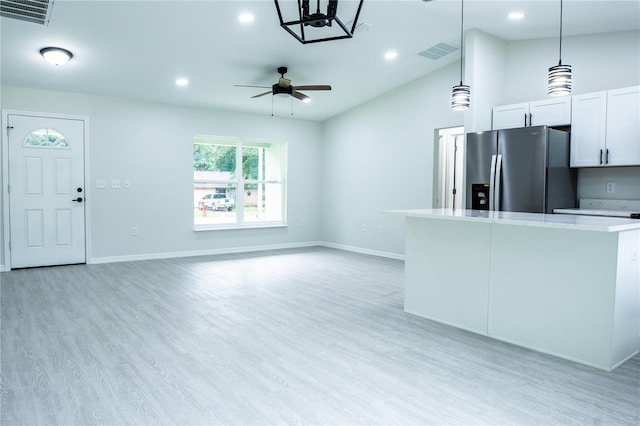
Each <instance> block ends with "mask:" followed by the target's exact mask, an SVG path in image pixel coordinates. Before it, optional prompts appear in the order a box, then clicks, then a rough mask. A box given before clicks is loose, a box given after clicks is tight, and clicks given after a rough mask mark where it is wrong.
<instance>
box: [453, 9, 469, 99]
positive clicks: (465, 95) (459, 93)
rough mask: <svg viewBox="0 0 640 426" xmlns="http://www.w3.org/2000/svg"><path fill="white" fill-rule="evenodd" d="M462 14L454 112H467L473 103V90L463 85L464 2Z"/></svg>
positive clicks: (454, 87)
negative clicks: (458, 82) (458, 73)
mask: <svg viewBox="0 0 640 426" xmlns="http://www.w3.org/2000/svg"><path fill="white" fill-rule="evenodd" d="M461 3H462V6H461V13H460V84H458V85H457V86H453V91H452V93H451V109H452V110H454V111H465V110H467V109H469V104H470V103H471V88H470V87H469V86H467V85H465V84H462V67H463V62H462V59H463V57H462V52H463V43H464V0H461Z"/></svg>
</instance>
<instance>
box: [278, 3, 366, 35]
mask: <svg viewBox="0 0 640 426" xmlns="http://www.w3.org/2000/svg"><path fill="white" fill-rule="evenodd" d="M274 2H275V4H276V10H277V12H278V18H279V19H280V26H281V27H282V28H284V30H285V31H287V32H288V33H289V34H291V35H292V36H293V37H294V38H295V39H296V40H298V41H299V42H300V43H302V44H308V43H319V42H323V41H331V40H341V39H345V38H352V37H353V33H354V31H355V29H356V26H357V25H358V17H359V16H360V11H361V10H362V3H363V2H364V0H360V2H359V3H358V8H357V11H356V14H355V17H354V18H353V19H352V20H353V24H352V25H351V29H349V28H348V27H347V26H346V25H345V24H344V23H343V20H342V19H340V18H339V17H338V0H327V1H326V12H323V11H322V9H321V7H320V6H321V5H320V3H321V2H320V0H317V1H316V11H315V12H313V11H312V9H310V4H309V3H310V1H309V0H298V1H297V2H295V3H294V2H289V1H285V2H283V3H285V4H287V5H288V4H296V3H297V8H298V13H297V19H294V20H291V21H285V19H284V18H283V17H282V10H281V9H280V2H279V1H278V0H274ZM323 3H325V2H324V1H323ZM286 7H290V6H286ZM350 21H351V19H348V20H347V21H346V22H350ZM334 22H335V23H336V24H337V26H338V27H339V30H338V31H337V32H333V33H331V34H330V35H328V36H321V37H316V38H309V34H308V32H305V27H312V28H326V27H329V28H331V27H333V23H334Z"/></svg>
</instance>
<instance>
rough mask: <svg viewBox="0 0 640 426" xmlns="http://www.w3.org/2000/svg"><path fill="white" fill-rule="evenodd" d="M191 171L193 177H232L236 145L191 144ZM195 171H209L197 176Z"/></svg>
mask: <svg viewBox="0 0 640 426" xmlns="http://www.w3.org/2000/svg"><path fill="white" fill-rule="evenodd" d="M193 171H194V178H195V179H205V180H227V179H232V178H233V177H234V176H235V172H236V147H235V146H226V145H211V144H198V143H195V144H193ZM195 172H209V174H208V175H202V176H200V177H199V176H195Z"/></svg>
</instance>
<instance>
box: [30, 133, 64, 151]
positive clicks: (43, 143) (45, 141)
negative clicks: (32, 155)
mask: <svg viewBox="0 0 640 426" xmlns="http://www.w3.org/2000/svg"><path fill="white" fill-rule="evenodd" d="M23 146H24V147H27V148H57V149H69V141H68V140H67V138H65V137H64V135H62V134H61V133H60V132H56V131H55V130H53V129H38V130H36V131H35V132H33V133H31V134H30V135H29V136H27V137H26V139H25V140H24V144H23Z"/></svg>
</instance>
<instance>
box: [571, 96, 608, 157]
mask: <svg viewBox="0 0 640 426" xmlns="http://www.w3.org/2000/svg"><path fill="white" fill-rule="evenodd" d="M606 121H607V92H595V93H588V94H585V95H576V96H573V99H572V107H571V167H594V166H603V165H604V160H605V159H604V157H605V154H606V152H605V150H606V146H605V140H606V139H605V138H606V128H607V127H606V126H607V123H606Z"/></svg>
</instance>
